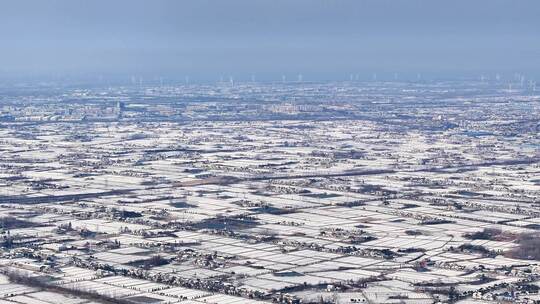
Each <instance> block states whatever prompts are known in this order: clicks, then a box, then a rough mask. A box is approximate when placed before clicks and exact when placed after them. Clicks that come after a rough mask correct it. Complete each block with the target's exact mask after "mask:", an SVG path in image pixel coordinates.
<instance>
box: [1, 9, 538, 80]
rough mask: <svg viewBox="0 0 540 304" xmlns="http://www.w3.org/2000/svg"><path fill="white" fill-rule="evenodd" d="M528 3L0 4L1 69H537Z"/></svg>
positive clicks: (119, 73)
mask: <svg viewBox="0 0 540 304" xmlns="http://www.w3.org/2000/svg"><path fill="white" fill-rule="evenodd" d="M539 16H540V1H537V0H506V1H503V0H451V1H438V0H333V1H323V0H214V1H211V0H193V1H182V0H0V38H1V41H2V48H1V49H0V76H1V77H3V78H6V77H10V76H12V75H19V76H21V75H23V76H24V75H30V76H32V75H34V76H36V77H40V76H47V75H72V76H81V75H82V76H84V75H104V77H113V76H115V77H120V78H127V77H128V76H129V75H143V76H144V77H156V76H163V77H165V78H168V79H173V78H174V79H184V77H185V75H190V77H191V79H194V80H209V81H212V80H215V79H218V78H219V77H220V75H224V76H225V77H228V76H229V75H232V76H234V77H235V78H236V79H239V80H241V79H249V78H250V77H251V75H252V74H255V75H256V77H257V79H260V80H272V79H281V75H282V74H286V75H288V77H290V78H291V77H294V75H297V74H298V73H302V74H303V75H304V78H305V79H307V80H310V79H311V80H324V79H336V80H339V79H347V78H348V77H349V75H350V74H351V73H352V74H359V75H360V77H361V78H370V77H371V75H372V74H373V73H378V75H381V76H380V77H385V75H386V76H387V77H391V76H390V75H393V74H394V72H397V73H400V75H404V76H403V77H409V76H410V77H413V76H412V75H416V74H417V73H422V74H423V75H432V76H434V77H453V76H460V75H476V74H478V75H479V74H480V73H486V74H490V73H492V74H494V73H496V72H499V73H501V74H506V75H511V74H512V73H515V72H522V73H524V74H527V75H531V76H532V75H535V74H536V75H535V76H538V75H539V74H540V73H539V72H538V71H540V18H539Z"/></svg>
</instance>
